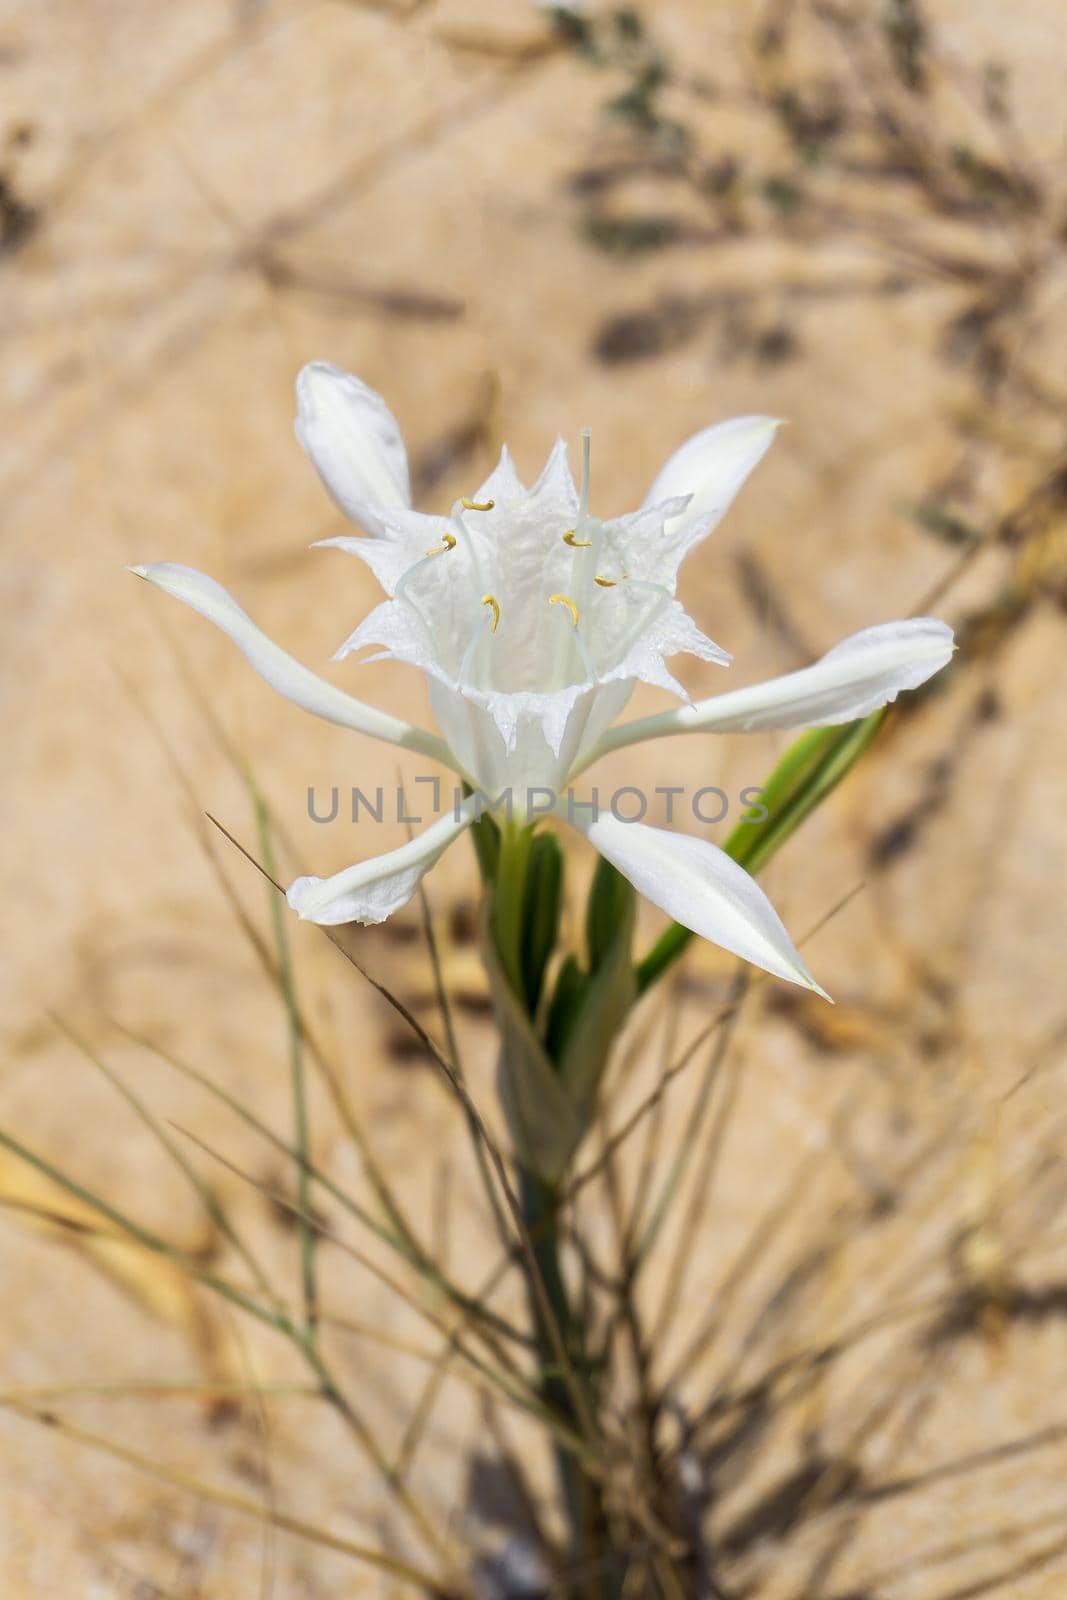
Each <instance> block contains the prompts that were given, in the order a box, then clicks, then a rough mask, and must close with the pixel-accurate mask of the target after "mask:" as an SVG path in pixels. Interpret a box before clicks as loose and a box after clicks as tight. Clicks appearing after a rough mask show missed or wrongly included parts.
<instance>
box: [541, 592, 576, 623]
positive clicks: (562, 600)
mask: <svg viewBox="0 0 1067 1600" xmlns="http://www.w3.org/2000/svg"><path fill="white" fill-rule="evenodd" d="M548 603H549V605H550V606H557V605H558V606H566V607H567V610H568V611H569V612H570V614H571V621H572V622H573V623H574V626H575V627H577V626H578V607H577V606H576V605H575V603H574V601H573V600H569V599H568V598H567V596H566V595H565V594H550V595H549V597H548Z"/></svg>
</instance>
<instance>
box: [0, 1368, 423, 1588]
mask: <svg viewBox="0 0 1067 1600" xmlns="http://www.w3.org/2000/svg"><path fill="white" fill-rule="evenodd" d="M0 1403H2V1404H4V1405H5V1407H6V1409H8V1410H9V1411H11V1412H12V1413H13V1414H14V1415H16V1416H21V1417H24V1418H26V1419H27V1420H28V1421H30V1422H36V1423H38V1424H40V1425H41V1426H42V1427H46V1428H51V1429H53V1430H54V1431H55V1432H56V1433H58V1434H60V1435H61V1436H62V1437H63V1438H65V1439H69V1440H71V1441H72V1442H73V1443H75V1444H83V1445H86V1446H88V1448H89V1449H91V1450H97V1451H99V1452H101V1453H102V1454H103V1455H108V1456H112V1457H114V1459H115V1460H117V1461H122V1462H125V1464H126V1465H127V1466H130V1467H135V1468H136V1469H137V1470H138V1471H139V1472H145V1473H147V1474H148V1475H149V1476H150V1477H153V1478H156V1479H157V1480H158V1481H159V1482H160V1483H165V1484H168V1485H169V1486H170V1487H171V1488H174V1489H180V1490H182V1491H183V1493H186V1494H191V1495H195V1496H196V1497H197V1498H198V1499H202V1500H208V1501H210V1502H211V1503H212V1504H214V1505H217V1506H222V1507H224V1508H225V1509H226V1510H228V1511H235V1512H237V1513H239V1514H240V1515H242V1516H249V1517H255V1518H257V1519H258V1520H259V1521H265V1522H268V1523H271V1524H273V1526H274V1527H276V1528H280V1529H281V1530H282V1531H283V1532H284V1533H291V1534H292V1535H293V1536H294V1537H295V1538H297V1539H306V1540H308V1541H309V1542H310V1543H312V1544H317V1545H321V1546H323V1547H325V1548H326V1549H328V1550H336V1551H338V1552H339V1553H340V1554H341V1555H347V1556H351V1557H352V1558H353V1560H355V1561H360V1562H363V1563H364V1564H365V1565H367V1566H370V1567H375V1568H377V1569H378V1570H379V1571H380V1572H384V1573H388V1574H389V1575H390V1576H391V1577H394V1578H398V1579H400V1580H401V1581H403V1582H405V1583H409V1584H412V1585H413V1586H415V1587H416V1588H418V1589H421V1590H422V1591H423V1593H425V1594H431V1595H434V1594H440V1592H441V1584H440V1581H439V1580H438V1578H437V1576H436V1575H435V1574H434V1573H432V1572H430V1571H428V1570H427V1569H426V1568H425V1567H418V1566H415V1565H414V1563H412V1562H410V1561H404V1560H402V1559H401V1558H400V1557H399V1556H392V1555H389V1554H388V1553H387V1552H386V1551H384V1550H375V1549H373V1548H372V1547H371V1546H370V1545H365V1544H358V1543H357V1542H356V1541H355V1540H352V1539H342V1538H341V1537H340V1536H339V1535H338V1534H333V1533H330V1532H329V1531H328V1530H327V1529H326V1528H319V1527H316V1526H315V1525H314V1523H310V1522H305V1521H304V1520H303V1519H302V1518H300V1517H290V1516H287V1515H286V1513H285V1512H282V1511H279V1510H277V1509H276V1508H274V1507H271V1506H265V1505H262V1504H260V1503H259V1502H258V1501H256V1500H253V1499H251V1498H250V1497H249V1496H247V1495H242V1494H237V1493H235V1492H234V1491H233V1490H231V1489H224V1488H222V1487H221V1485H218V1484H211V1483H205V1482H203V1480H202V1479H200V1478H195V1477H193V1475H192V1474H191V1473H187V1472H179V1471H177V1470H176V1469H174V1468H171V1467H165V1466H163V1465H162V1464H161V1463H160V1462H158V1461H154V1460H152V1458H151V1457H150V1456H144V1455H141V1454H140V1452H139V1451H137V1450H131V1449H130V1447H129V1446H128V1445H124V1444H120V1443H119V1442H118V1440H116V1439H108V1438H106V1437H105V1436H104V1435H102V1434H98V1433H93V1432H90V1430H89V1429H87V1428H79V1427H76V1426H75V1425H74V1424H73V1423H71V1422H68V1421H66V1419H65V1418H62V1417H58V1416H56V1415H55V1414H54V1413H53V1412H50V1411H37V1410H34V1409H32V1408H31V1407H28V1406H24V1405H21V1404H17V1403H14V1402H11V1401H7V1400H2V1401H0Z"/></svg>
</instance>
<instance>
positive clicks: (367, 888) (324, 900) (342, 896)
mask: <svg viewBox="0 0 1067 1600" xmlns="http://www.w3.org/2000/svg"><path fill="white" fill-rule="evenodd" d="M477 803H478V799H477V796H475V795H471V796H470V797H469V799H467V800H465V801H464V802H463V805H462V806H461V807H460V809H459V813H458V816H457V815H456V814H455V813H453V812H451V811H449V812H446V814H445V815H444V816H443V817H439V818H438V819H437V821H436V822H435V823H433V824H432V825H431V826H430V827H429V828H427V829H426V830H425V832H423V833H420V834H419V835H418V837H417V838H415V839H409V841H408V843H407V844H402V845H401V846H400V848H399V849H397V850H390V851H388V852H387V853H386V854H385V855H384V856H372V857H371V859H370V860H369V861H359V862H357V863H356V865H355V866H354V867H346V869H345V870H344V872H338V873H335V875H334V876H333V877H332V878H297V880H296V882H295V883H294V884H293V885H292V887H291V888H290V890H289V893H288V896H287V898H288V901H289V904H290V905H291V906H292V908H293V910H294V911H295V912H297V914H298V915H299V916H300V917H301V918H303V920H304V921H305V922H317V923H319V924H320V925H321V926H326V927H335V926H336V925H337V924H338V923H342V922H362V923H364V924H367V923H372V922H384V921H385V919H386V917H391V916H392V914H393V912H394V911H399V910H400V908H401V906H406V905H407V903H408V901H409V900H410V899H411V897H412V895H413V894H414V893H415V890H416V889H417V888H418V886H419V884H420V882H421V881H422V878H423V876H424V875H425V874H426V873H427V872H429V870H430V868H431V867H432V866H433V864H434V862H435V861H436V860H437V859H438V857H439V856H441V855H442V854H443V853H444V851H445V850H447V849H448V847H449V845H450V844H451V843H452V841H453V839H455V838H457V837H458V835H459V834H461V833H462V832H463V830H464V828H467V827H469V826H470V824H471V822H472V821H473V819H474V816H475V810H476V807H477Z"/></svg>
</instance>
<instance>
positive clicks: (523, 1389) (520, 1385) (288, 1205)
mask: <svg viewBox="0 0 1067 1600" xmlns="http://www.w3.org/2000/svg"><path fill="white" fill-rule="evenodd" d="M175 1126H177V1125H175ZM178 1132H179V1133H182V1134H184V1136H185V1137H186V1138H187V1139H189V1140H191V1141H192V1143H193V1144H195V1145H196V1146H197V1147H198V1148H199V1149H201V1150H203V1152H204V1154H205V1155H208V1156H210V1157H211V1158H212V1160H213V1161H217V1162H218V1163H219V1165H220V1166H222V1167H225V1169H226V1171H227V1172H230V1173H232V1174H233V1175H234V1177H237V1178H240V1179H241V1181H242V1182H243V1183H247V1184H248V1185H249V1186H250V1187H251V1188H253V1189H256V1190H258V1191H259V1192H260V1193H261V1194H262V1195H263V1196H264V1197H265V1198H266V1199H267V1200H269V1201H270V1203H271V1205H272V1206H276V1207H277V1208H278V1209H279V1210H282V1211H285V1212H287V1213H288V1214H289V1215H290V1216H292V1217H293V1218H294V1219H296V1220H297V1221H300V1220H301V1213H300V1208H299V1206H298V1205H297V1204H295V1203H294V1202H293V1201H292V1200H290V1199H289V1197H288V1196H287V1195H284V1194H282V1193H281V1192H280V1191H279V1190H277V1189H273V1188H272V1187H271V1186H270V1185H269V1184H265V1183H263V1182H261V1181H260V1180H259V1179H258V1178H255V1177H253V1176H252V1174H251V1173H249V1172H246V1171H244V1169H243V1168H242V1167H239V1166H238V1165H237V1164H236V1163H235V1162H233V1161H231V1160H230V1159H229V1158H228V1157H227V1156H224V1155H222V1154H221V1152H220V1151H218V1150H214V1149H212V1147H211V1146H210V1145H208V1144H206V1143H205V1142H204V1140H203V1139H200V1138H198V1137H197V1135H196V1134H194V1133H191V1132H190V1131H189V1129H188V1128H181V1127H178ZM306 1220H307V1221H308V1223H309V1225H310V1226H313V1227H314V1228H315V1230H316V1232H317V1233H318V1236H319V1238H320V1239H322V1240H323V1241H324V1242H325V1243H328V1244H330V1245H331V1246H333V1248H334V1249H336V1250H339V1251H340V1252H341V1253H342V1254H343V1255H346V1256H349V1257H350V1258H351V1259H352V1260H353V1261H355V1262H356V1263H357V1264H358V1265H359V1266H361V1267H362V1268H364V1270H365V1271H367V1272H369V1273H371V1274H372V1276H374V1277H375V1278H377V1279H378V1281H379V1282H380V1283H383V1284H384V1285H385V1286H386V1287H387V1288H388V1289H390V1290H391V1291H392V1292H393V1293H394V1294H395V1295H397V1296H398V1298H400V1299H401V1300H403V1301H404V1303H405V1304H406V1305H409V1306H411V1307H412V1308H413V1309H414V1310H416V1311H417V1312H419V1314H420V1315H421V1316H423V1317H424V1318H425V1319H426V1320H427V1321H428V1322H429V1323H430V1324H431V1325H432V1326H433V1327H435V1328H437V1329H438V1330H439V1331H440V1332H442V1333H444V1334H445V1335H446V1342H445V1344H444V1345H443V1346H442V1348H441V1350H439V1351H435V1352H424V1351H418V1352H415V1351H413V1350H411V1349H410V1347H409V1353H417V1354H418V1355H419V1356H420V1358H421V1359H423V1360H426V1361H429V1362H430V1363H431V1365H432V1366H433V1367H434V1369H435V1371H434V1374H433V1378H436V1377H438V1376H442V1377H443V1375H444V1369H445V1368H446V1367H447V1362H448V1359H449V1358H450V1357H451V1356H452V1355H457V1356H459V1357H461V1358H462V1359H463V1360H464V1361H466V1362H467V1363H468V1364H469V1365H470V1366H471V1367H472V1369H473V1370H474V1372H475V1373H476V1374H478V1376H479V1377H480V1378H482V1379H483V1380H484V1382H485V1383H486V1384H488V1385H489V1386H490V1387H491V1388H493V1389H494V1390H495V1391H496V1392H497V1393H499V1394H501V1395H503V1396H504V1398H505V1399H507V1400H509V1401H510V1402H511V1403H512V1404H513V1405H515V1406H518V1407H519V1408H520V1409H521V1410H523V1411H525V1412H527V1413H528V1414H529V1415H531V1416H534V1417H536V1418H537V1420H538V1421H539V1422H542V1423H543V1424H544V1425H545V1426H546V1427H548V1428H550V1429H551V1430H552V1431H553V1432H554V1433H555V1434H556V1435H557V1437H558V1438H559V1439H560V1441H561V1442H562V1443H564V1444H565V1445H566V1446H567V1448H568V1449H569V1450H571V1451H573V1452H575V1453H576V1454H579V1455H588V1446H587V1445H586V1444H585V1442H584V1441H583V1440H582V1439H581V1438H580V1437H579V1436H578V1435H577V1434H575V1433H573V1432H572V1431H571V1430H570V1429H568V1428H566V1427H565V1426H564V1425H563V1424H562V1423H560V1422H559V1421H558V1420H557V1419H556V1418H555V1417H554V1416H553V1414H552V1413H551V1411H549V1410H548V1408H547V1407H545V1406H544V1405H543V1403H542V1402H541V1400H540V1398H539V1396H538V1395H537V1393H536V1391H535V1390H534V1389H532V1388H530V1386H529V1385H528V1384H527V1383H526V1381H525V1379H524V1378H523V1376H522V1374H521V1372H520V1371H519V1369H518V1368H517V1367H516V1366H515V1365H514V1364H513V1363H511V1362H510V1361H509V1362H508V1363H507V1368H506V1371H503V1372H498V1371H496V1370H494V1369H493V1368H492V1367H490V1366H489V1365H488V1363H487V1362H485V1361H483V1360H481V1358H480V1357H478V1356H476V1355H475V1354H474V1353H473V1352H472V1351H471V1350H469V1349H468V1348H467V1347H466V1346H464V1345H463V1344H461V1343H460V1339H459V1335H460V1332H461V1331H462V1328H463V1327H464V1326H465V1323H463V1322H459V1323H457V1325H456V1327H454V1328H449V1327H448V1326H447V1325H446V1324H445V1323H444V1322H442V1320H441V1319H440V1318H439V1317H438V1316H437V1315H436V1314H435V1313H434V1312H433V1311H432V1310H430V1309H428V1308H427V1307H426V1306H424V1305H421V1304H419V1302H418V1301H416V1300H414V1299H413V1298H412V1297H411V1296H410V1295H409V1293H408V1292H407V1290H406V1289H405V1287H404V1285H403V1284H401V1283H398V1282H397V1280H396V1279H395V1278H392V1277H390V1275H389V1274H388V1273H387V1272H385V1271H384V1270H383V1268H382V1267H380V1266H379V1265H378V1264H377V1263H376V1262H374V1261H372V1260H371V1258H370V1257H369V1256H367V1255H365V1254H364V1253H363V1251H361V1250H359V1249H358V1248H357V1247H356V1246H355V1245H352V1244H350V1243H349V1242H348V1241H347V1240H346V1239H341V1238H339V1237H338V1235H337V1234H335V1233H333V1232H331V1231H330V1229H329V1228H328V1227H326V1226H324V1224H323V1223H322V1222H321V1221H319V1220H318V1219H316V1218H314V1217H308V1218H307V1219H306ZM323 1320H329V1321H331V1322H332V1324H333V1325H334V1326H337V1327H343V1326H345V1324H344V1323H343V1322H339V1321H338V1319H336V1318H325V1319H323ZM362 1331H364V1332H366V1331H367V1330H365V1329H364V1330H362ZM383 1342H389V1343H391V1344H392V1346H393V1348H397V1349H399V1348H403V1345H402V1344H401V1343H400V1342H398V1341H396V1340H390V1341H383ZM433 1378H432V1379H431V1381H433ZM331 1381H332V1380H331ZM402 1457H403V1450H401V1452H400V1453H399V1455H398V1463H397V1465H396V1466H394V1467H389V1468H388V1469H387V1470H386V1472H385V1476H387V1478H388V1481H389V1482H390V1483H391V1484H397V1485H399V1484H400V1483H401V1480H402V1478H403V1476H404V1471H405V1470H406V1468H404V1469H402V1467H401V1465H400V1462H401V1460H402ZM377 1464H378V1463H377V1462H376V1465H377Z"/></svg>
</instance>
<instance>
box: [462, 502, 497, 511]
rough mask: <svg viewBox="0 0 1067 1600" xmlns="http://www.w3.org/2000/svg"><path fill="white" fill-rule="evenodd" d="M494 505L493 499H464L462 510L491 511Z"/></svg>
mask: <svg viewBox="0 0 1067 1600" xmlns="http://www.w3.org/2000/svg"><path fill="white" fill-rule="evenodd" d="M495 505H496V501H495V500H464V501H463V509H464V511H492V509H493V507H494V506H495Z"/></svg>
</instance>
